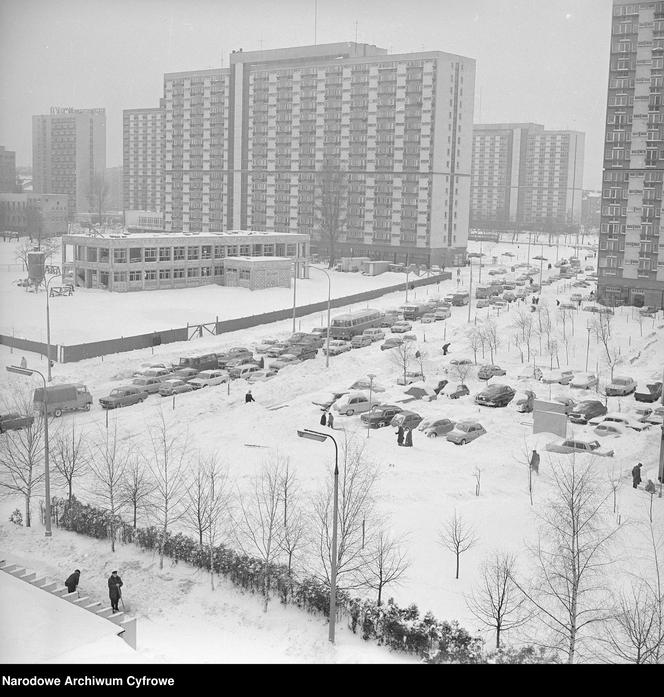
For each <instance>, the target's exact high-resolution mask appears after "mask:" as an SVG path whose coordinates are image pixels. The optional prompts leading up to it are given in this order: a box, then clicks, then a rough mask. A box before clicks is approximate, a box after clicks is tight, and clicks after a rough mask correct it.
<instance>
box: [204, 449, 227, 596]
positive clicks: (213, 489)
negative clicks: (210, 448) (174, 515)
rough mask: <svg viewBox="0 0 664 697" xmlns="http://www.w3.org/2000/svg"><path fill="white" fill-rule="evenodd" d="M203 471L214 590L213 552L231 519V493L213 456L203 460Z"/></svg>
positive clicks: (211, 576)
mask: <svg viewBox="0 0 664 697" xmlns="http://www.w3.org/2000/svg"><path fill="white" fill-rule="evenodd" d="M204 471H205V473H206V476H207V481H208V487H209V488H208V490H209V505H208V507H207V511H208V522H207V542H208V548H209V551H210V587H211V589H212V590H214V550H215V547H216V545H217V542H218V540H219V537H220V536H221V535H222V533H223V527H224V524H225V522H226V520H230V517H231V510H230V501H231V492H230V487H229V481H228V472H227V470H226V469H225V468H223V467H222V466H221V465H220V464H219V462H218V461H217V458H216V457H215V456H214V455H208V456H207V457H206V458H205V460H204Z"/></svg>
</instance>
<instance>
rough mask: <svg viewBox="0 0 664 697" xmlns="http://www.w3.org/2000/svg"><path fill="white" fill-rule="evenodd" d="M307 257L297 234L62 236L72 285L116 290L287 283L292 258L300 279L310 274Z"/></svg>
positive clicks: (302, 238) (303, 239) (306, 240)
mask: <svg viewBox="0 0 664 697" xmlns="http://www.w3.org/2000/svg"><path fill="white" fill-rule="evenodd" d="M309 257H310V250H309V235H305V234H301V233H288V232H268V231H253V230H229V231H227V232H205V233H201V232H195V233H180V234H177V233H159V232H153V233H142V234H136V235H131V234H125V233H120V234H117V233H101V234H99V233H96V232H95V233H91V234H70V235H64V236H63V237H62V265H63V268H64V269H65V272H66V273H67V274H68V275H70V276H71V277H72V279H73V282H74V283H75V285H77V286H80V287H84V288H100V289H103V290H110V291H116V292H125V291H137V290H159V289H165V288H189V287H192V286H201V285H206V284H210V283H216V284H218V285H229V286H231V285H232V286H244V287H247V288H251V289H252V290H253V289H255V288H270V287H274V286H285V287H288V286H289V285H290V278H291V276H292V269H293V263H294V262H295V265H296V268H297V273H298V277H300V278H308V277H309ZM286 266H288V281H287V282H286V277H285V273H286Z"/></svg>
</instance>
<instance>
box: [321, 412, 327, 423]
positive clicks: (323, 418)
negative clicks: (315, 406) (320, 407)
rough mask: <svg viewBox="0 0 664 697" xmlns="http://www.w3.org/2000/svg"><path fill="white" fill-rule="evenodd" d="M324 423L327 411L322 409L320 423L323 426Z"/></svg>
mask: <svg viewBox="0 0 664 697" xmlns="http://www.w3.org/2000/svg"><path fill="white" fill-rule="evenodd" d="M326 423H327V412H325V411H324V412H323V413H322V414H321V417H320V425H321V426H325V424H326Z"/></svg>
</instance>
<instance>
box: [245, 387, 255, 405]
mask: <svg viewBox="0 0 664 697" xmlns="http://www.w3.org/2000/svg"><path fill="white" fill-rule="evenodd" d="M255 401H256V400H255V399H254V395H252V394H251V390H248V391H247V394H246V395H244V403H245V404H249V402H255Z"/></svg>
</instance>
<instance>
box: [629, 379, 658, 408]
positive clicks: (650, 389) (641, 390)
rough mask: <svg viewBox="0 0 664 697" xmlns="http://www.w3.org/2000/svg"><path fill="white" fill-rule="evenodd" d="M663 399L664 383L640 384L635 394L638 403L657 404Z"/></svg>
mask: <svg viewBox="0 0 664 697" xmlns="http://www.w3.org/2000/svg"><path fill="white" fill-rule="evenodd" d="M661 398H662V383H661V382H659V381H658V382H652V383H645V384H639V385H638V386H637V388H636V392H635V393H634V399H635V400H636V401H637V402H650V403H652V402H656V401H657V400H659V399H661Z"/></svg>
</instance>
